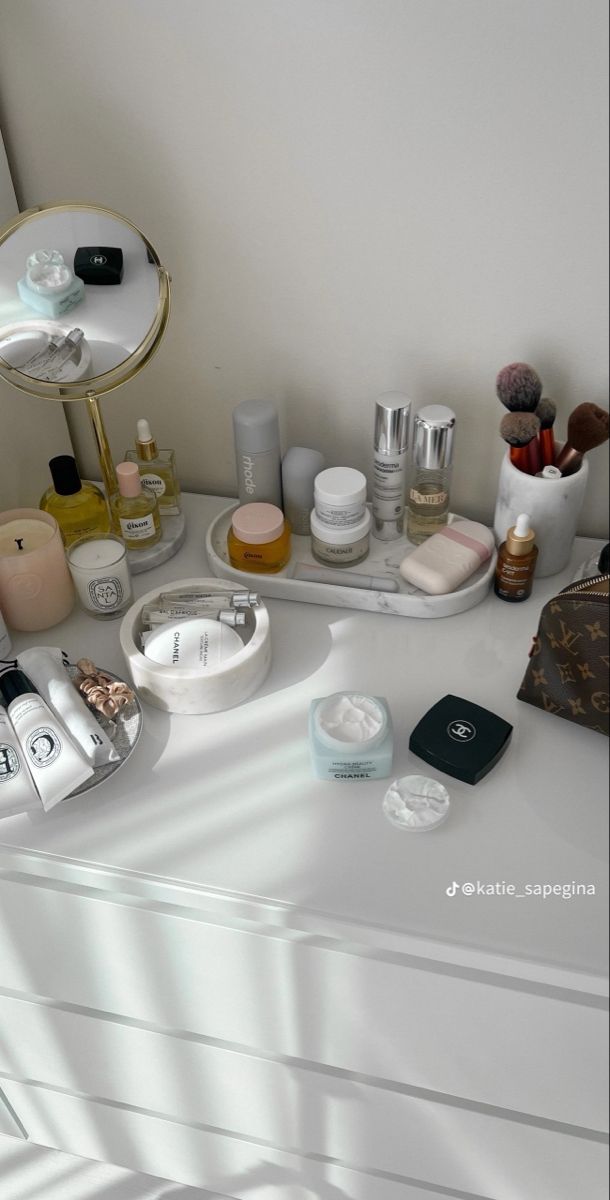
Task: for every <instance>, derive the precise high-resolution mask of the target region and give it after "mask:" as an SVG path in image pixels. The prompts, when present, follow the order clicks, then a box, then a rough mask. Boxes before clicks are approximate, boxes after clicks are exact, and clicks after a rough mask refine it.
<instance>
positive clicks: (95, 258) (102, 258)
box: [89, 254, 108, 267]
mask: <svg viewBox="0 0 610 1200" xmlns="http://www.w3.org/2000/svg"><path fill="white" fill-rule="evenodd" d="M89 262H91V263H93V265H94V267H103V266H104V263H107V262H108V259H107V258H106V255H105V254H92V255H91V258H90V259H89Z"/></svg>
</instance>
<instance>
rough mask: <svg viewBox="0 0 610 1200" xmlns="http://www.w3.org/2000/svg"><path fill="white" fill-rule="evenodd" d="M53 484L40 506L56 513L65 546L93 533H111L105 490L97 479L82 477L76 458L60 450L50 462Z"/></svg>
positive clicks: (53, 515)
mask: <svg viewBox="0 0 610 1200" xmlns="http://www.w3.org/2000/svg"><path fill="white" fill-rule="evenodd" d="M49 467H50V470H51V477H52V479H53V486H52V487H50V488H47V490H46V492H45V494H44V496H43V497H42V499H41V501H40V504H39V508H41V509H42V511H43V512H48V513H50V514H51V516H52V517H55V520H56V521H57V524H58V525H59V528H60V530H61V536H62V538H63V543H64V546H70V545H71V544H72V542H76V541H77V540H78V538H82V537H87V535H88V534H93V533H108V531H109V529H110V513H109V512H108V505H107V504H106V498H105V496H104V493H103V492H102V491H100V489H99V488H98V487H96V486H95V484H94V483H88V482H87V480H84V481H81V478H80V475H79V473H78V467H77V466H76V461H75V459H74V458H72V455H70V454H58V455H57V457H56V458H52V459H51V461H50V462H49Z"/></svg>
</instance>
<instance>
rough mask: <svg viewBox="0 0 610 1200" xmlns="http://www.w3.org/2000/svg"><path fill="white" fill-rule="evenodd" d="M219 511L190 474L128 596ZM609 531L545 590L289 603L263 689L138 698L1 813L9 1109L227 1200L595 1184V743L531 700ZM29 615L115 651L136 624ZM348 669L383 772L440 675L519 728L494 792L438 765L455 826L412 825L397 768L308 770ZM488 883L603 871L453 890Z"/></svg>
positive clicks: (601, 835)
mask: <svg viewBox="0 0 610 1200" xmlns="http://www.w3.org/2000/svg"><path fill="white" fill-rule="evenodd" d="M224 506H226V500H220V499H218V500H213V499H204V498H202V497H194V496H191V497H186V502H185V510H186V514H187V520H188V529H189V536H188V540H187V544H186V545H185V546H184V547H183V549H182V550H181V551H180V553H179V555H178V556H177V557H176V558H174V559H173V560H172V561H171V562H169V563H166V564H165V565H164V566H162V567H160V568H157V570H156V571H153V572H150V573H149V574H147V575H145V576H138V577H137V578H136V580H135V586H136V590H137V593H138V594H142V593H143V592H145V591H148V590H150V589H151V588H153V587H155V586H156V585H157V583H159V584H160V583H164V582H169V581H170V580H172V579H176V578H187V577H192V576H196V575H206V574H208V570H207V567H206V564H205V560H204V550H203V546H204V536H205V529H206V526H207V524H208V523H209V521H210V519H211V518H212V517H213V516H214V515H215V514H216V513H217V512H219V511H220V510H221V508H223V507H224ZM596 545H597V544H596V543H591V542H589V541H584V540H581V541H579V542H578V543H577V546H576V549H575V552H574V557H573V560H572V568H573V569H572V571H567V572H565V573H564V574H563V575H561V576H557V577H555V578H554V579H546V580H542V581H540V582H538V583H537V584H536V585H535V588H534V595H533V597H532V599H531V600H530V601H529V602H527V603H526V604H522V605H515V606H512V605H507V604H503V603H501V602H500V601H498V600H496V599H495V597H493V595H491V596H489V597H488V598H487V599H486V600H485V601H484V602H483V603H482V604H480V605H478V606H477V607H476V608H474V609H473V610H471V611H470V612H467V613H463V614H460V615H458V616H454V617H451V618H445V619H441V620H416V619H404V618H399V617H392V616H384V615H377V614H373V613H364V612H354V611H351V610H349V609H345V610H342V609H338V608H324V607H318V606H315V605H306V604H301V603H292V602H290V601H286V600H271V601H269V602H268V604H269V610H270V615H271V622H272V640H273V665H272V669H271V673H270V675H269V677H268V678H267V680H266V682H265V684H264V685H263V687H262V688H261V690H260V691H259V693H258V694H257V695H256V696H255V697H254V698H253V699H252V700H250V701H249V702H247V703H245V704H243V705H241V706H240V707H238V708H236V709H233V710H231V711H228V712H222V713H218V714H214V715H212V716H206V717H185V716H181V717H170V716H169V715H167V714H165V713H162V712H160V711H157V710H155V709H152V708H150V707H148V706H146V707H145V725H144V732H143V735H142V737H141V740H140V742H139V745H138V746H137V748H136V750H135V751H134V753H133V754H132V756H131V758H130V759H129V760H128V762H127V763H126V764H125V765H124V767H122V769H121V770H120V771H119V772H117V773H116V775H115V776H114V778H113V779H111V780H109V781H108V782H107V783H106V784H105V785H104V786H103V787H101V788H100V789H98V790H97V791H93V792H91V793H90V795H88V796H83V797H81V798H79V799H76V800H74V801H71V802H68V803H65V804H63V805H60V806H59V807H58V808H57V809H55V810H54V811H53V812H51V813H50V814H48V815H47V816H45V817H41V818H40V819H39V818H38V817H37V818H36V819H31V818H29V817H27V816H22V817H14V818H10V819H8V820H5V821H3V822H2V824H1V825H0V842H1V843H2V845H1V846H0V868H1V871H0V1089H1V1092H2V1093H3V1094H4V1097H5V1099H6V1101H7V1102H8V1105H10V1107H11V1109H12V1112H13V1113H14V1114H15V1117H16V1119H17V1121H16V1123H14V1125H12V1126H11V1124H10V1118H9V1117H6V1120H7V1126H6V1129H7V1131H8V1130H9V1129H11V1128H13V1129H14V1132H15V1134H16V1135H17V1136H18V1135H19V1133H20V1132H22V1133H24V1134H26V1135H27V1136H28V1137H29V1138H30V1139H31V1140H32V1141H33V1142H34V1143H38V1144H40V1145H42V1146H49V1147H54V1148H57V1149H60V1150H65V1151H67V1152H69V1153H71V1154H75V1155H81V1156H84V1157H89V1158H93V1159H100V1160H103V1161H107V1162H113V1163H117V1164H120V1165H122V1166H124V1167H128V1168H130V1169H131V1170H134V1171H142V1172H147V1173H149V1174H151V1175H156V1176H162V1177H164V1178H167V1179H172V1180H176V1181H179V1182H181V1183H184V1184H191V1185H194V1186H197V1187H200V1188H204V1189H208V1190H209V1192H210V1193H211V1195H212V1196H213V1197H225V1198H227V1197H230V1198H239V1200H307V1198H308V1197H316V1198H319V1200H441V1198H442V1197H449V1198H451V1200H603V1197H605V1196H606V1194H607V1193H606V1182H605V1180H606V1133H607V1128H608V1125H607V1116H606V1104H607V1087H606V1083H605V1079H604V1070H605V1061H606V1050H605V1046H606V1041H607V1037H606V1035H607V1020H606V1008H607V985H606V979H605V944H606V937H605V929H604V923H605V914H606V908H607V871H606V849H607V810H608V800H607V786H606V785H607V750H608V747H607V743H606V741H605V739H604V738H603V737H600V736H599V735H598V734H596V733H592V732H589V731H587V730H582V729H579V728H577V727H575V726H573V725H571V724H570V723H568V722H566V721H561V720H558V719H555V718H553V717H550V716H548V715H547V714H545V713H541V712H539V711H537V710H534V709H532V708H530V707H529V706H527V705H525V704H522V703H520V702H519V701H517V700H516V698H515V693H516V691H517V688H518V686H519V683H520V681H521V677H522V675H523V671H524V669H525V665H526V662H527V653H528V649H529V645H530V636H531V635H533V634H534V633H535V630H536V627H537V622H538V615H539V611H540V608H541V606H542V603H543V602H544V600H546V599H547V598H548V597H550V596H551V595H552V594H553V593H554V592H555V591H557V590H559V589H560V588H561V587H562V586H564V585H565V584H567V583H568V582H569V581H570V579H571V578H572V576H573V574H574V573H575V568H576V566H577V565H578V564H579V563H580V562H581V561H582V560H583V559H585V558H587V557H588V556H589V555H590V554H591V553H592V552H593V550H594V549H595V548H596ZM600 545H601V543H600ZM254 586H255V585H254ZM29 641H30V643H32V642H34V641H35V642H37V643H39V644H49V643H53V644H58V645H61V646H62V647H63V648H64V649H66V650H67V652H68V653H69V655H70V657H71V658H72V659H76V658H78V657H80V656H81V655H87V656H89V657H91V658H93V659H94V660H95V661H96V662H97V664H98V666H100V667H107V668H109V669H111V670H113V671H115V672H117V673H119V674H124V673H125V668H124V664H123V661H122V657H121V651H120V648H119V641H118V623H117V622H113V623H108V624H106V625H103V624H101V623H98V622H95V621H93V620H91V619H90V618H88V617H86V616H85V615H84V614H83V613H80V612H79V613H76V612H75V613H74V614H73V616H72V617H71V618H70V619H69V620H68V621H67V622H65V624H63V625H61V626H58V627H57V628H56V629H54V630H50V631H47V632H46V633H42V634H37V635H31V636H30V637H29ZM15 644H16V647H17V648H22V647H24V646H25V645H26V639H25V635H19V636H18V637H15ZM343 688H356V689H359V690H362V691H364V692H369V693H372V694H374V695H383V696H385V697H386V698H387V700H388V702H389V706H390V709H391V712H392V715H393V720H394V726H395V757H394V775H395V776H398V775H405V774H409V773H414V772H423V773H428V774H432V775H435V774H436V772H435V771H434V770H433V769H432V768H430V767H427V765H426V764H423V763H422V762H420V761H419V760H417V759H415V758H414V756H413V755H411V754H410V752H409V750H408V739H409V734H410V731H411V730H412V728H413V727H414V725H415V724H416V722H417V721H418V720H419V718H420V717H421V716H422V715H423V713H424V712H425V711H426V710H427V709H428V708H429V707H431V705H432V704H433V703H434V702H435V701H436V700H438V699H439V698H440V697H441V696H443V695H444V694H446V693H447V692H452V693H455V694H457V695H461V696H464V697H467V698H469V699H472V700H474V701H475V702H477V703H479V704H482V705H484V706H485V707H487V708H491V709H492V710H494V711H495V712H497V713H498V714H499V715H500V716H503V717H504V718H506V719H507V720H508V721H510V722H511V723H512V724H513V725H514V727H515V730H514V734H513V740H512V743H511V746H510V748H509V750H508V752H507V754H506V756H505V757H504V759H503V760H502V761H501V762H500V763H499V764H498V766H496V768H495V769H494V770H493V771H492V772H491V774H490V775H488V776H487V778H486V779H484V780H483V781H482V782H481V783H479V784H478V785H477V786H476V787H469V786H468V785H467V784H462V783H459V782H458V781H456V780H450V779H448V778H447V777H441V778H442V779H443V782H444V783H445V784H446V785H447V787H448V788H449V791H450V793H451V798H452V810H451V813H450V816H449V819H448V820H447V822H446V823H445V824H444V825H443V826H442V827H441V828H439V829H438V830H435V831H433V832H430V833H429V834H428V835H427V836H425V837H420V836H417V835H412V834H409V833H406V832H402V831H399V830H398V829H396V828H395V827H393V826H392V825H391V824H390V823H389V822H388V821H387V820H386V818H385V817H384V815H383V812H382V808H381V803H382V799H383V795H384V792H385V790H386V786H387V785H386V782H385V781H371V782H359V783H349V782H345V783H322V782H318V781H316V780H314V778H313V777H312V774H311V768H310V763H309V753H308V744H307V713H308V708H309V703H310V700H311V699H313V698H314V697H317V696H324V695H327V694H328V693H330V692H334V691H337V690H340V689H343ZM479 881H480V882H481V883H483V884H488V885H492V884H498V885H502V884H509V883H511V884H516V885H517V886H518V890H519V891H522V890H523V888H524V886H525V885H527V884H530V885H538V884H540V885H544V884H562V885H572V884H574V883H575V884H585V885H589V886H590V887H591V886H592V887H594V888H595V895H586V896H582V895H580V896H572V897H571V898H563V897H559V896H552V897H549V898H547V899H542V897H539V896H524V897H522V898H517V897H511V896H508V895H502V894H494V895H476V894H475V895H472V896H468V895H465V894H464V893H463V892H462V891H461V890H460V889H457V894H456V895H455V896H450V895H448V894H447V889H448V888H449V889H452V885H454V884H459V885H460V888H461V885H462V884H464V883H466V884H468V883H471V882H472V883H473V884H474V885H475V887H476V885H477V883H478V882H479ZM452 890H453V889H452ZM501 890H502V889H501V886H499V887H498V892H501ZM2 1109H3V1105H2V1103H1V1102H0V1110H2ZM6 1113H8V1109H6ZM0 1124H1V1127H2V1128H3V1129H4V1128H5V1125H4V1123H3V1122H2V1120H1V1119H0ZM6 1200H10V1196H7V1197H6Z"/></svg>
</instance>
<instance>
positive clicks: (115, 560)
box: [68, 534, 132, 616]
mask: <svg viewBox="0 0 610 1200" xmlns="http://www.w3.org/2000/svg"><path fill="white" fill-rule="evenodd" d="M68 562H69V565H70V571H71V573H72V578H73V580H74V584H75V587H76V591H77V594H78V598H79V600H80V602H81V604H82V606H83V608H85V609H87V611H88V612H90V613H92V615H94V616H119V615H120V614H121V613H122V612H123V611H124V609H125V608H126V607H127V605H128V604H130V603H131V599H132V594H131V578H130V575H129V567H128V565H127V555H126V550H125V545H124V543H123V542H122V541H120V539H119V538H116V537H113V536H112V535H111V534H108V535H107V536H105V537H98V538H81V539H80V540H79V541H78V542H74V544H73V545H72V546H70V548H69V550H68Z"/></svg>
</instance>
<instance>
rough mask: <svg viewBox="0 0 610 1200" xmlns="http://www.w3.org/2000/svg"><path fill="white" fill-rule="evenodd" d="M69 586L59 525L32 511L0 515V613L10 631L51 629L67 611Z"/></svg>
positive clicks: (70, 595) (48, 516) (71, 593)
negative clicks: (0, 611)
mask: <svg viewBox="0 0 610 1200" xmlns="http://www.w3.org/2000/svg"><path fill="white" fill-rule="evenodd" d="M73 604H74V587H73V585H72V579H71V577H70V572H69V570H68V564H67V562H66V555H65V551H64V546H63V542H62V538H61V533H60V531H59V525H58V524H57V521H56V520H55V517H52V516H51V514H50V513H45V512H40V510H39V509H37V508H13V509H12V510H11V511H10V512H4V513H0V609H1V610H2V612H3V614H4V619H5V621H6V623H7V625H9V626H10V628H11V629H21V630H24V631H27V632H30V631H32V630H35V629H49V628H50V627H51V625H57V623H58V621H63V619H64V617H67V616H68V613H69V612H71V611H72V605H73Z"/></svg>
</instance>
